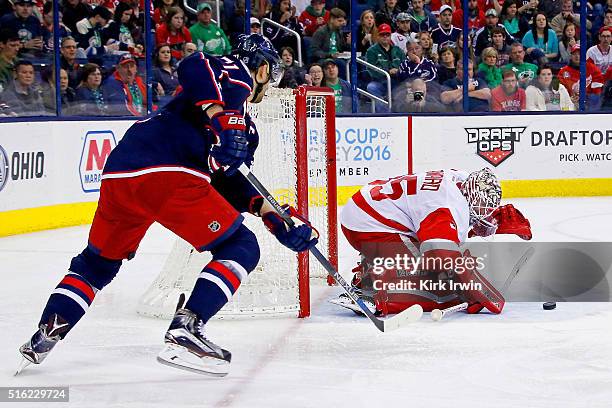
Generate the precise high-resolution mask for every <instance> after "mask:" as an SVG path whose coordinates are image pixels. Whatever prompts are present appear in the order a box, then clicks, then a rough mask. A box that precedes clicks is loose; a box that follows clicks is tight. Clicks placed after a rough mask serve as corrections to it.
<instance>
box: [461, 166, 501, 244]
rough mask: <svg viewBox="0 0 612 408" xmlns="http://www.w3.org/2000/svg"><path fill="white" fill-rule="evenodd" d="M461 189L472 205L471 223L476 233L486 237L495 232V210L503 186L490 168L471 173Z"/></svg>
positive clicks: (470, 205) (499, 200)
mask: <svg viewBox="0 0 612 408" xmlns="http://www.w3.org/2000/svg"><path fill="white" fill-rule="evenodd" d="M461 191H462V193H463V195H464V196H465V198H466V199H467V202H468V205H469V207H470V225H471V226H472V230H473V232H474V234H476V235H478V236H481V237H486V236H489V235H493V234H495V231H496V230H497V222H496V221H495V220H494V219H493V217H492V214H493V212H494V211H495V210H496V209H497V208H498V207H499V204H500V202H501V187H500V185H499V181H498V180H497V177H496V176H495V174H493V172H492V171H491V170H490V169H489V168H484V169H482V170H477V171H475V172H472V173H470V175H469V176H468V178H467V179H466V180H465V181H464V182H463V184H462V186H461Z"/></svg>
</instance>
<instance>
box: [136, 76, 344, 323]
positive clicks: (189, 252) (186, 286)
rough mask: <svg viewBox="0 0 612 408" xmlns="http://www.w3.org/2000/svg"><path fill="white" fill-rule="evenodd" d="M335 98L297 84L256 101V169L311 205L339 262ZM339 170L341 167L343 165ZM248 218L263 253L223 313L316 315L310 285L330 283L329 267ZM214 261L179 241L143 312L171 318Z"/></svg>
mask: <svg viewBox="0 0 612 408" xmlns="http://www.w3.org/2000/svg"><path fill="white" fill-rule="evenodd" d="M300 98H301V99H300ZM329 100H331V101H332V102H331V104H332V105H333V97H332V98H330V97H329V95H327V94H325V93H320V92H318V93H313V92H307V91H305V88H303V89H300V90H299V92H297V94H296V93H295V92H294V91H293V90H291V89H270V90H269V91H268V92H267V96H266V98H265V99H264V100H263V101H262V102H261V103H260V104H250V105H249V109H248V111H249V114H250V115H251V117H252V118H253V120H254V122H255V124H256V127H257V130H258V132H259V136H260V141H259V147H258V148H257V151H256V153H255V161H254V165H253V168H252V171H253V173H254V174H255V175H256V176H257V178H258V179H259V180H260V181H261V182H262V183H263V185H264V186H266V188H267V189H268V190H269V191H270V192H271V193H272V194H273V195H274V197H275V198H276V200H277V201H279V202H280V203H281V204H291V205H293V206H294V207H296V208H298V211H300V212H302V213H305V212H306V211H307V213H308V219H309V220H310V221H311V223H312V224H313V225H314V226H315V227H316V228H317V229H318V230H319V233H320V235H321V238H320V240H319V248H320V249H321V251H322V252H323V253H324V254H326V255H327V256H328V257H330V256H331V259H332V262H333V260H334V258H335V248H336V224H335V212H336V202H335V187H336V186H335V176H332V177H330V178H331V180H328V167H329V166H330V165H331V164H332V163H333V159H331V160H330V157H334V156H335V146H332V147H331V150H330V151H331V152H332V153H333V156H330V155H328V148H330V147H329V146H328V142H329V141H331V143H332V144H333V133H332V135H331V137H328V130H329V131H331V132H334V129H333V126H332V127H331V128H330V129H328V127H327V125H328V121H329V115H330V108H331V112H333V106H332V107H330V106H329V103H328V101H329ZM331 123H332V124H333V123H334V122H333V120H331ZM331 168H332V170H333V171H334V172H335V166H332V167H331ZM333 174H335V173H333ZM330 182H331V186H330ZM330 189H331V191H332V192H333V193H332V194H331V195H330V194H329V191H330ZM330 202H331V205H330ZM330 208H331V212H330V210H329V209H330ZM245 219H246V220H245V225H246V226H248V228H249V229H251V230H252V231H253V232H254V233H255V235H256V236H257V240H258V242H259V245H260V248H261V259H260V262H259V265H258V266H257V267H256V269H255V270H254V271H253V272H251V274H250V275H249V277H248V278H247V279H245V281H244V282H242V284H241V286H240V288H239V289H238V291H237V292H236V294H235V295H234V297H233V299H232V301H230V302H229V303H228V304H227V305H226V306H225V307H224V308H223V309H222V310H221V311H220V312H219V314H218V315H217V316H218V317H221V318H223V317H226V318H228V317H251V316H267V315H284V314H295V315H300V316H305V315H308V314H309V283H310V282H320V283H324V282H325V279H324V278H325V277H326V276H327V273H326V272H325V270H323V268H322V267H320V265H319V264H318V262H317V261H316V260H315V259H314V258H312V260H309V259H308V255H305V254H304V255H302V259H301V260H298V258H299V257H298V256H296V254H295V253H294V252H291V251H290V250H289V249H287V248H285V247H284V246H282V245H281V244H280V243H278V241H277V240H276V238H275V237H274V236H273V235H272V234H270V233H269V232H268V231H267V230H266V229H265V227H264V225H263V222H262V221H261V219H260V218H258V217H255V216H251V215H249V214H246V215H245ZM332 224H333V225H332ZM210 259H211V256H210V254H209V253H202V254H200V253H198V252H197V251H195V250H194V249H193V248H192V247H191V245H189V244H188V243H187V242H185V241H183V240H181V239H177V241H176V242H175V244H174V247H173V248H172V251H171V253H170V255H169V256H168V258H167V259H166V262H165V264H164V266H163V268H162V271H161V272H160V274H159V275H158V277H157V278H156V279H155V281H154V282H153V283H152V284H151V285H150V287H149V288H148V289H147V291H146V292H145V293H144V294H143V295H142V297H141V299H140V301H139V305H138V308H137V311H138V313H139V314H142V315H147V316H152V317H164V318H168V317H171V316H172V315H173V313H174V310H175V307H176V304H177V301H178V298H179V295H180V294H181V293H185V295H186V296H189V293H190V292H191V289H192V288H193V285H194V284H195V281H196V279H197V277H198V275H199V273H200V271H201V270H202V268H203V267H204V265H206V264H207V263H208V262H209V261H210ZM300 275H301V276H302V277H303V278H302V279H299V276H300ZM309 278H310V279H309ZM309 281H310V282H309Z"/></svg>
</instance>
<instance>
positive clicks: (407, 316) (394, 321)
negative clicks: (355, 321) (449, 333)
mask: <svg viewBox="0 0 612 408" xmlns="http://www.w3.org/2000/svg"><path fill="white" fill-rule="evenodd" d="M238 170H239V171H240V172H241V173H242V174H243V175H244V177H246V179H247V180H248V181H249V183H251V184H252V185H253V187H255V189H256V190H257V191H258V192H259V194H261V195H262V196H263V198H264V199H265V200H266V201H267V202H268V203H270V205H271V206H272V207H273V208H274V210H275V211H276V212H277V213H278V215H280V216H281V218H282V219H283V220H284V221H285V223H286V224H287V225H288V226H289V227H294V226H295V223H294V222H293V219H292V218H291V217H290V216H289V215H287V213H286V212H285V210H284V209H283V207H282V206H281V205H280V204H279V202H278V201H276V199H275V198H274V197H273V196H272V194H270V192H268V190H267V189H266V188H265V187H264V186H263V184H261V182H260V181H259V180H258V179H257V177H255V175H254V174H253V173H252V172H251V170H250V169H249V168H248V167H247V166H246V165H245V164H244V163H243V164H241V165H240V167H239V168H238ZM310 252H311V253H312V254H313V255H314V257H315V258H317V261H319V263H320V264H321V265H322V266H323V268H325V270H326V271H327V273H328V274H329V275H330V276H331V277H332V278H334V279H335V280H336V282H338V284H339V285H340V286H341V287H342V289H344V291H345V292H346V294H347V295H348V296H349V297H350V298H351V299H352V300H353V302H355V303H356V304H357V305H358V306H359V308H360V309H361V311H362V312H363V313H364V314H365V315H366V316H367V317H368V319H370V320H371V321H372V323H374V325H375V326H376V328H377V329H378V330H380V331H381V332H387V331H391V330H395V329H398V328H399V327H401V326H402V325H404V324H405V323H410V322H416V321H417V320H419V319H420V318H421V316H422V315H423V308H422V307H421V306H420V305H414V306H411V307H409V308H408V309H406V310H404V311H402V312H401V313H398V314H396V315H395V316H393V317H391V318H389V319H385V320H382V319H379V318H378V317H376V316H375V315H374V313H373V312H372V311H371V310H370V308H369V307H367V306H366V304H365V303H364V302H363V300H361V298H360V297H359V295H358V294H357V293H356V292H355V289H353V287H352V286H351V285H349V284H348V283H347V282H346V281H345V280H344V278H343V277H342V275H340V274H339V273H338V271H337V270H336V268H334V266H333V265H332V264H331V263H330V262H329V260H328V259H327V258H326V257H325V255H323V254H322V253H321V251H319V249H318V248H317V247H316V246H315V247H312V248H310Z"/></svg>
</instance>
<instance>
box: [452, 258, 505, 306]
mask: <svg viewBox="0 0 612 408" xmlns="http://www.w3.org/2000/svg"><path fill="white" fill-rule="evenodd" d="M463 256H464V258H467V257H470V256H471V255H470V253H469V251H465V253H464V254H463ZM453 278H454V280H455V282H460V283H461V284H462V288H461V289H460V290H459V291H458V292H457V293H458V295H459V297H461V298H462V299H463V300H464V301H465V302H468V303H469V304H470V306H469V307H468V309H467V312H468V313H478V312H480V311H481V310H482V309H483V307H484V308H486V309H487V310H488V311H490V312H491V313H494V314H499V313H501V312H502V310H503V309H504V304H505V303H506V300H505V299H504V296H503V295H502V294H501V293H500V292H499V291H498V290H497V289H495V286H493V284H491V282H489V281H488V280H487V279H486V278H485V277H484V276H482V275H481V274H480V273H479V272H478V270H476V269H475V268H474V269H466V270H465V271H463V273H455V275H454V277H453Z"/></svg>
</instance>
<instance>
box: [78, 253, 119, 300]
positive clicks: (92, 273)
mask: <svg viewBox="0 0 612 408" xmlns="http://www.w3.org/2000/svg"><path fill="white" fill-rule="evenodd" d="M120 267H121V261H120V260H112V259H108V258H104V257H101V256H100V255H96V254H95V253H94V252H93V251H92V250H90V249H89V248H85V249H84V250H83V252H81V253H80V254H79V255H77V256H75V257H74V258H72V261H71V262H70V271H71V272H74V273H78V274H79V275H81V276H82V277H83V278H85V279H86V280H87V282H89V284H90V285H92V286H93V287H94V288H96V289H98V290H99V289H102V288H103V287H105V286H106V285H108V284H109V283H110V282H111V281H112V280H113V279H114V278H115V276H116V275H117V272H119V268H120Z"/></svg>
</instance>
